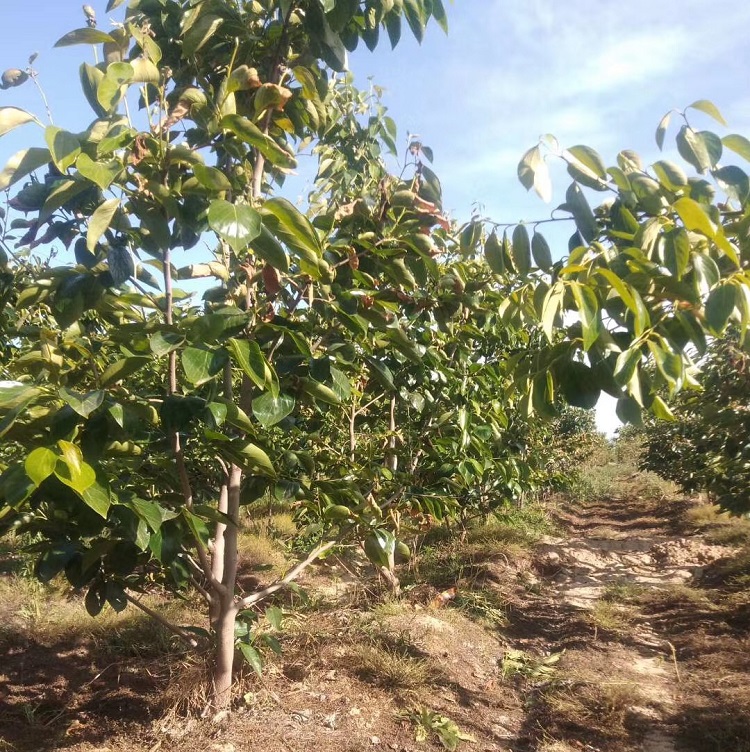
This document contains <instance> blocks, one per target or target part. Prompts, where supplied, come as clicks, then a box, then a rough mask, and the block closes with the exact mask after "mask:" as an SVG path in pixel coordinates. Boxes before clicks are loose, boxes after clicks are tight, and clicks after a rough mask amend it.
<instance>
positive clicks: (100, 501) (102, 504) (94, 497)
mask: <svg viewBox="0 0 750 752" xmlns="http://www.w3.org/2000/svg"><path fill="white" fill-rule="evenodd" d="M59 477H60V476H59V475H58V478H59ZM61 480H62V479H61ZM80 496H81V498H82V499H83V501H84V502H85V503H86V504H87V505H88V506H89V507H91V509H93V510H94V511H95V512H96V513H97V514H98V515H99V516H100V517H103V518H104V519H105V520H106V519H107V514H108V513H109V508H110V506H111V505H112V499H111V497H110V493H109V491H108V490H107V488H105V487H104V486H102V485H101V484H99V483H92V484H91V485H90V486H87V487H86V488H84V489H83V491H81V492H80Z"/></svg>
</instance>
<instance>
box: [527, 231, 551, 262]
mask: <svg viewBox="0 0 750 752" xmlns="http://www.w3.org/2000/svg"><path fill="white" fill-rule="evenodd" d="M531 255H532V256H533V257H534V263H535V264H536V265H537V266H538V267H539V268H540V269H541V270H542V271H545V272H546V271H549V270H550V269H551V268H552V252H551V251H550V247H549V244H548V243H547V240H546V239H545V237H544V236H543V235H542V234H540V233H538V232H537V231H536V230H534V235H533V236H532V238H531Z"/></svg>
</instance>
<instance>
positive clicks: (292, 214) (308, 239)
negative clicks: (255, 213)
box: [262, 198, 323, 270]
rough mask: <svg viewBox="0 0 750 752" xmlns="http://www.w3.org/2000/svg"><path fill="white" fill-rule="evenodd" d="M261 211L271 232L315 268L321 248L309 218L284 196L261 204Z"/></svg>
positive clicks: (320, 255) (320, 254) (321, 251)
mask: <svg viewBox="0 0 750 752" xmlns="http://www.w3.org/2000/svg"><path fill="white" fill-rule="evenodd" d="M262 213H263V221H264V223H266V224H267V225H268V228H269V229H270V230H271V232H272V233H273V234H274V235H275V236H276V237H277V238H278V239H279V240H281V242H282V243H284V244H285V245H286V246H287V247H288V248H289V249H290V250H291V251H293V252H294V253H295V254H296V255H297V256H298V257H299V258H301V259H303V260H305V261H307V262H308V263H309V264H311V265H314V266H315V269H316V270H317V268H318V261H319V260H320V258H321V257H322V255H323V249H322V246H321V244H320V238H319V237H318V234H317V232H316V231H315V228H314V227H313V226H312V224H311V223H310V220H309V219H308V218H307V217H306V216H305V215H304V214H302V213H300V211H299V210H298V209H297V208H296V207H295V206H294V205H293V204H291V203H290V202H289V201H287V200H286V199H285V198H272V199H269V200H268V201H266V202H265V203H264V204H263V209H262Z"/></svg>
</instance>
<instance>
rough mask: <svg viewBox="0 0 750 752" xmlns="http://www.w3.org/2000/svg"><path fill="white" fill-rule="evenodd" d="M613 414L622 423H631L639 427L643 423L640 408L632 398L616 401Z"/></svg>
mask: <svg viewBox="0 0 750 752" xmlns="http://www.w3.org/2000/svg"><path fill="white" fill-rule="evenodd" d="M615 412H616V413H617V417H618V418H619V419H620V420H621V421H622V422H623V423H626V424H627V423H632V424H633V425H635V426H640V425H641V424H642V423H643V418H642V415H641V406H640V405H639V404H638V403H637V402H636V401H635V400H634V399H633V398H632V397H624V398H623V399H619V400H617V408H616V410H615Z"/></svg>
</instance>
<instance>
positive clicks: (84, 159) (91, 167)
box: [76, 154, 122, 190]
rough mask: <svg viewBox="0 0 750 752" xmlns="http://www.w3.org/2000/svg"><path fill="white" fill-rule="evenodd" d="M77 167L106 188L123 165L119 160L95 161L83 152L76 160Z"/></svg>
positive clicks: (83, 173)
mask: <svg viewBox="0 0 750 752" xmlns="http://www.w3.org/2000/svg"><path fill="white" fill-rule="evenodd" d="M76 169H77V170H78V172H80V173H81V175H83V177H85V178H86V179H87V180H90V181H91V182H92V183H96V185H98V186H99V187H100V188H101V189H102V190H106V189H107V188H109V186H110V185H111V184H112V182H113V181H114V179H115V178H116V177H117V176H118V175H119V174H120V172H121V171H122V165H121V164H120V163H119V162H118V161H117V160H111V161H109V162H95V161H94V160H93V159H91V157H90V156H89V155H88V154H81V155H80V156H79V157H78V159H77V160H76Z"/></svg>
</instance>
